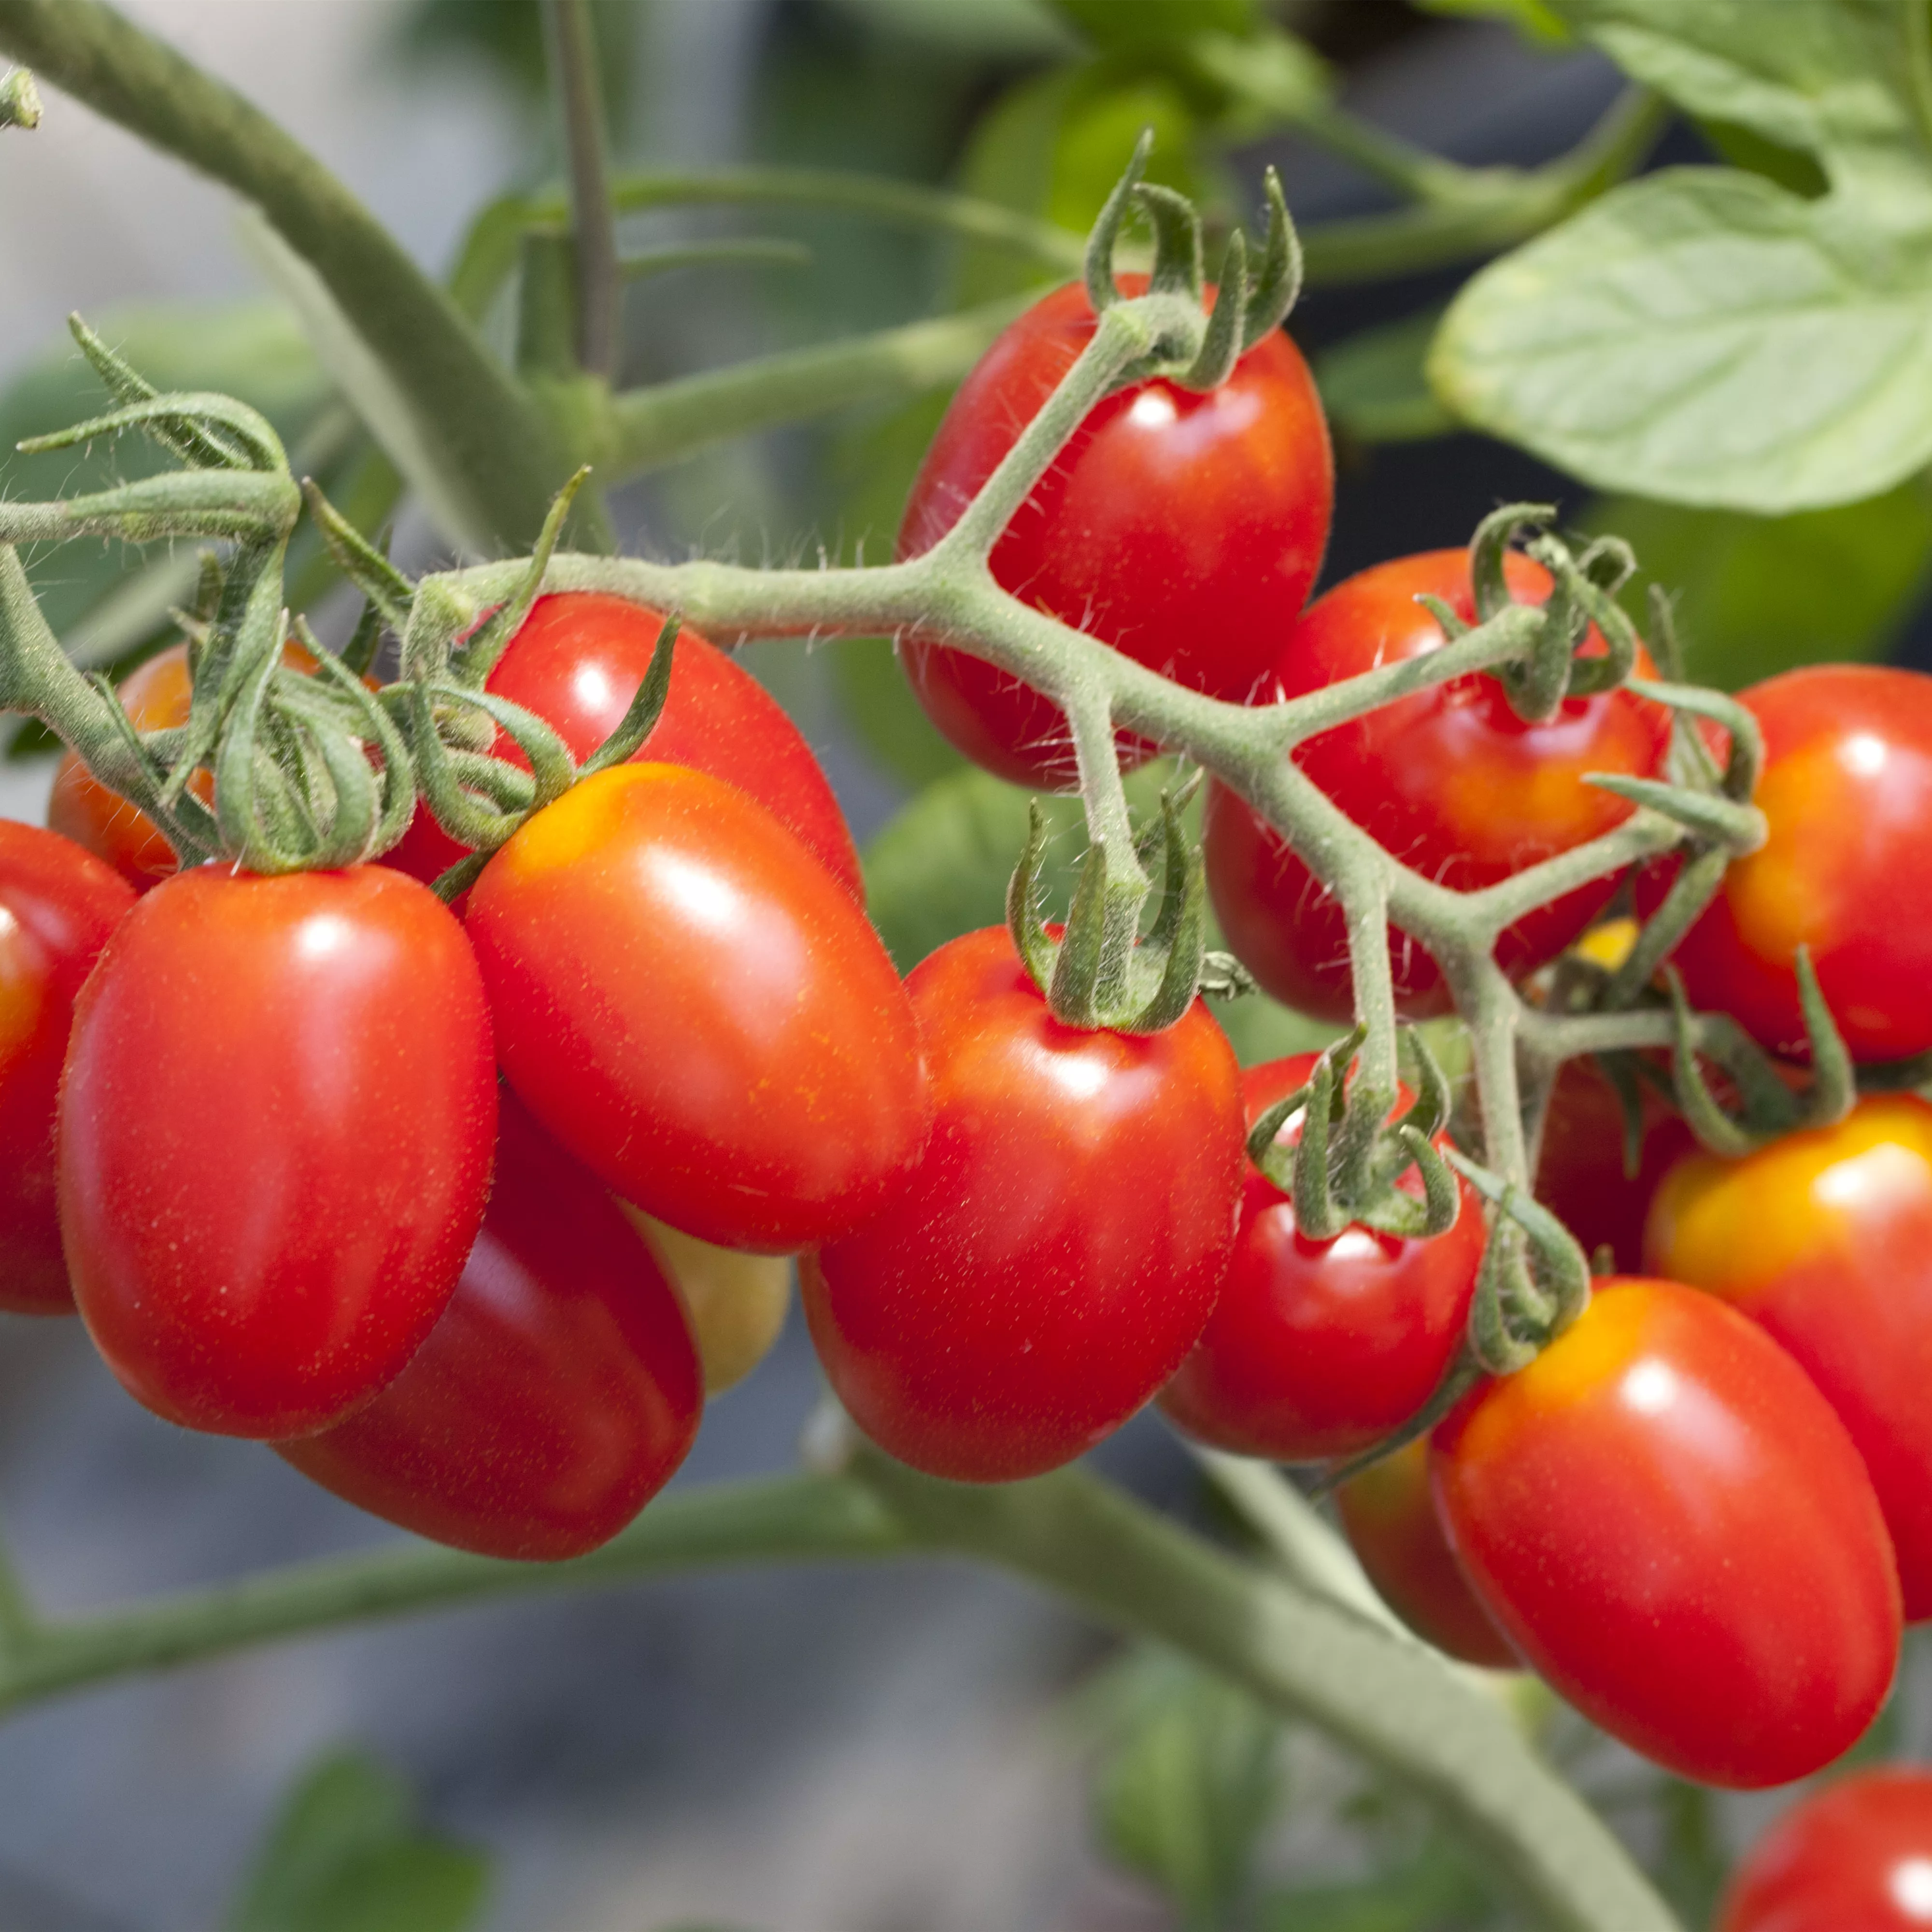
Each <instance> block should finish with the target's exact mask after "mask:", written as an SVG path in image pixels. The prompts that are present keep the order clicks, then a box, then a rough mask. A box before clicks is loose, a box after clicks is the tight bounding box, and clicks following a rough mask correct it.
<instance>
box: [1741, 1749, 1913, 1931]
mask: <svg viewBox="0 0 1932 1932" xmlns="http://www.w3.org/2000/svg"><path fill="white" fill-rule="evenodd" d="M1717 1924H1718V1932H1920V1928H1921V1927H1924V1926H1926V1925H1932V1772H1925V1771H1921V1770H1919V1769H1917V1768H1916V1767H1915V1766H1906V1765H1894V1766H1890V1767H1888V1769H1885V1770H1882V1771H1865V1772H1858V1774H1856V1775H1855V1776H1853V1777H1851V1778H1845V1779H1843V1780H1842V1781H1841V1782H1840V1783H1838V1784H1832V1785H1829V1786H1827V1787H1826V1789H1825V1790H1823V1791H1820V1792H1818V1793H1815V1794H1814V1796H1811V1797H1809V1798H1807V1799H1805V1800H1804V1801H1803V1802H1802V1803H1799V1804H1798V1805H1793V1807H1792V1808H1791V1809H1790V1811H1787V1812H1786V1813H1785V1814H1784V1817H1781V1818H1780V1819H1779V1820H1778V1822H1777V1823H1775V1825H1773V1826H1772V1828H1771V1829H1770V1830H1769V1832H1766V1834H1765V1835H1764V1836H1763V1838H1760V1840H1759V1841H1757V1843H1756V1844H1755V1845H1754V1846H1752V1848H1751V1852H1750V1854H1749V1855H1748V1856H1747V1857H1746V1858H1745V1861H1744V1862H1743V1864H1741V1865H1740V1866H1739V1867H1738V1869H1737V1870H1736V1873H1734V1874H1733V1876H1732V1879H1731V1882H1730V1887H1729V1888H1728V1889H1727V1891H1726V1892H1725V1894H1724V1901H1723V1903H1721V1905H1720V1906H1719V1907H1718V1921H1717Z"/></svg>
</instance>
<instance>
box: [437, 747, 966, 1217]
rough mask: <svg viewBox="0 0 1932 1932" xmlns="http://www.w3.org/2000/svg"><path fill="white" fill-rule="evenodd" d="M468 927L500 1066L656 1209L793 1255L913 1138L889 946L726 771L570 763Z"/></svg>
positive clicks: (497, 862)
mask: <svg viewBox="0 0 1932 1932" xmlns="http://www.w3.org/2000/svg"><path fill="white" fill-rule="evenodd" d="M468 930H469V937H470V938H471V940H472V942H473V943H474V944H475V948H476V955H477V959H478V962H479V964H480V965H481V967H482V969H483V978H484V983H485V984H486V985H487V987H488V989H489V994H490V1010H491V1012H492V1013H493V1014H494V1016H495V1018H496V1046H497V1052H498V1054H499V1057H500V1058H501V1061H502V1067H503V1071H504V1072H505V1074H506V1075H507V1076H508V1078H509V1082H510V1085H511V1086H512V1087H513V1088H515V1089H516V1091H517V1094H518V1095H519V1096H520V1097H521V1098H522V1099H523V1101H524V1103H526V1105H527V1106H529V1109H530V1111H531V1112H532V1113H533V1114H535V1115H536V1117H537V1119H538V1121H539V1122H540V1123H541V1124H542V1125H543V1126H544V1127H545V1128H547V1130H549V1131H550V1133H552V1134H553V1135H554V1136H556V1139H558V1140H559V1141H560V1142H562V1144H563V1145H564V1146H565V1148H567V1149H568V1151H570V1152H571V1153H572V1154H575V1155H576V1156H577V1159H578V1160H581V1161H582V1162H583V1163H584V1165H585V1166H587V1167H588V1168H589V1169H590V1170H591V1171H592V1173H594V1174H595V1175H598V1178H600V1179H601V1180H602V1181H603V1182H604V1184H605V1186H607V1187H610V1189H612V1190H613V1191H614V1192H616V1193H619V1194H621V1195H622V1196H623V1197H624V1199H625V1200H627V1201H631V1202H635V1203H636V1204H637V1205H638V1206H639V1207H640V1208H643V1210H644V1211H646V1213H647V1214H652V1215H654V1216H655V1217H656V1218H657V1219H658V1220H661V1221H665V1222H668V1223H670V1226H673V1227H674V1228H677V1229H682V1231H683V1232H685V1233H687V1234H692V1235H697V1236H698V1237H699V1238H700V1239H702V1240H704V1241H712V1242H715V1243H717V1244H718V1245H720V1246H721V1247H734V1248H754V1249H757V1250H763V1251H764V1252H766V1253H779V1254H784V1253H791V1252H793V1250H796V1249H799V1248H802V1247H808V1246H809V1245H811V1244H813V1243H814V1242H817V1241H827V1240H830V1239H832V1238H833V1237H835V1235H840V1234H843V1233H844V1232H845V1231H846V1230H847V1229H850V1228H852V1227H853V1226H856V1225H857V1224H858V1223H859V1222H860V1221H862V1220H864V1219H865V1217H866V1216H867V1215H868V1214H870V1213H871V1211H872V1210H873V1209H874V1208H876V1207H877V1205H879V1203H880V1202H881V1201H882V1200H883V1199H884V1198H885V1196H886V1193H888V1192H889V1190H891V1189H892V1187H894V1186H895V1184H897V1183H898V1182H899V1181H901V1179H902V1178H904V1175H906V1173H907V1172H908V1171H909V1170H910V1168H911V1166H912V1165H913V1162H914V1161H915V1160H916V1159H917V1158H918V1155H919V1148H920V1146H921V1145H922V1143H923V1142H924V1140H925V1137H926V1122H927V1118H928V1110H927V1103H926V1085H925V1079H924V1075H923V1073H922V1068H921V1066H920V1061H919V1034H918V1029H917V1027H916V1025H915V1023H914V1022H913V1014H912V1008H911V1006H910V1004H909V1003H908V1001H907V998H906V995H905V991H904V988H903V987H901V985H900V984H899V981H898V975H897V974H895V972H894V971H892V962H891V961H890V960H889V959H887V958H886V952H885V949H884V947H882V946H881V945H880V944H879V940H878V936H877V934H876V933H874V932H873V930H872V929H871V926H869V925H868V923H867V922H866V919H865V913H863V912H862V910H860V908H859V907H858V906H857V905H856V904H854V903H853V899H852V896H851V895H850V893H849V892H847V891H846V890H845V889H844V886H842V885H841V884H840V883H839V882H838V880H835V878H833V877H832V874H830V873H829V872H828V871H826V869H825V868H824V867H823V865H819V864H818V863H817V862H816V861H815V860H814V859H813V858H812V857H811V854H810V853H808V852H807V851H806V850H805V847H804V846H803V845H802V844H800V842H799V841H798V840H797V839H796V838H794V837H793V835H792V834H791V833H790V832H787V830H786V829H784V826H782V825H781V824H780V823H778V820H776V819H775V818H774V817H772V815H771V814H770V813H769V812H768V811H766V810H764V808H763V807H762V806H760V805H757V804H755V803H754V802H753V801H752V800H751V799H750V798H748V796H746V795H745V793H743V792H742V791H740V790H738V789H737V787H736V786H734V785H730V784H726V783H725V782H724V780H723V779H721V778H712V777H711V776H710V775H709V774H707V773H706V772H698V771H693V770H691V769H688V768H687V767H685V766H680V765H656V764H645V765H624V766H619V767H618V768H616V769H614V770H611V771H606V772H598V773H597V774H596V775H595V776H594V777H592V778H586V779H584V780H583V781H582V782H581V783H580V784H577V785H576V786H575V787H573V788H572V789H571V790H569V791H568V792H567V793H565V794H564V796H562V798H560V799H558V800H557V802H556V803H555V804H554V805H550V806H548V807H547V808H545V809H544V810H543V811H540V812H538V814H536V815H535V817H533V818H532V819H531V820H529V822H528V823H526V824H525V825H524V826H523V827H522V828H521V829H520V830H519V831H518V832H517V834H516V835H515V836H514V838H511V840H510V841H509V843H508V844H506V845H505V847H503V848H502V850H501V851H500V852H499V853H497V854H496V856H495V858H493V859H492V860H491V861H490V864H489V865H488V867H487V868H486V869H485V870H484V873H483V875H482V877H481V878H480V879H479V880H478V881H477V883H476V886H475V890H474V891H473V892H472V893H471V894H470V898H469V922H468Z"/></svg>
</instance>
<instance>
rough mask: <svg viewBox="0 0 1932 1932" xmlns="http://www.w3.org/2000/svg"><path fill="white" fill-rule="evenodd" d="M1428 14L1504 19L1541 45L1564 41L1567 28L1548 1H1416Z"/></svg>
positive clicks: (1567, 33) (1567, 32)
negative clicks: (1551, 8)
mask: <svg viewBox="0 0 1932 1932" xmlns="http://www.w3.org/2000/svg"><path fill="white" fill-rule="evenodd" d="M1416 5H1418V6H1419V7H1421V8H1422V10H1424V12H1425V13H1454V14H1456V15H1457V16H1459V17H1481V18H1484V19H1487V20H1507V21H1508V22H1509V23H1510V25H1511V26H1513V27H1514V28H1516V29H1517V31H1519V32H1520V33H1521V34H1523V35H1524V37H1526V38H1527V39H1529V40H1538V41H1541V43H1543V44H1544V46H1550V45H1553V44H1554V43H1557V42H1559V41H1562V40H1568V38H1569V37H1570V34H1569V30H1568V28H1566V27H1565V26H1564V24H1563V23H1562V20H1559V19H1558V17H1556V14H1555V13H1553V12H1552V11H1551V10H1550V0H1416Z"/></svg>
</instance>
